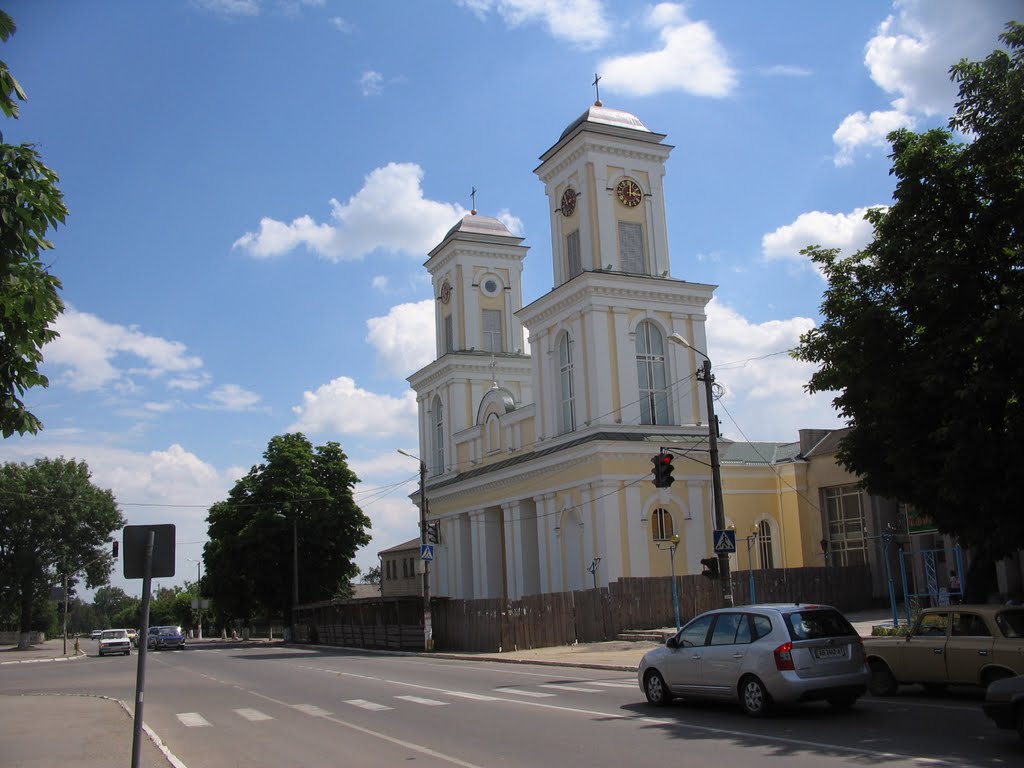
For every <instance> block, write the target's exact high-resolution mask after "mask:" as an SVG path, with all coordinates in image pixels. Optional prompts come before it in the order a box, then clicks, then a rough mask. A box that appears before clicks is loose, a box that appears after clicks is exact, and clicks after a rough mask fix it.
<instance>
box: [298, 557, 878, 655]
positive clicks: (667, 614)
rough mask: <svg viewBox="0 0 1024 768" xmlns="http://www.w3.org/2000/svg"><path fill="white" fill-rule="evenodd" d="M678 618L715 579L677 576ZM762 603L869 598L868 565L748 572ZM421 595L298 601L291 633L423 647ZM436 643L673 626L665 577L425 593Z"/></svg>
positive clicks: (538, 639)
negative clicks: (508, 595)
mask: <svg viewBox="0 0 1024 768" xmlns="http://www.w3.org/2000/svg"><path fill="white" fill-rule="evenodd" d="M749 577H750V574H749V572H747V571H737V572H734V573H733V597H734V603H735V604H736V605H744V604H748V603H749V602H750V578H749ZM676 586H677V590H678V599H679V614H680V621H682V622H683V623H685V622H686V621H688V620H689V619H691V618H692V617H693V616H696V615H697V614H699V613H703V612H704V611H707V610H710V609H712V608H718V607H720V606H721V605H722V604H723V599H722V583H721V582H720V581H713V580H711V579H708V578H705V577H703V576H701V575H699V574H698V575H693V576H677V577H676ZM754 590H755V594H756V597H757V601H758V602H761V603H783V602H785V603H791V602H815V603H827V604H829V605H834V606H836V607H837V608H839V609H840V610H843V611H854V610H859V609H863V608H868V607H870V606H871V605H872V602H873V601H872V596H871V576H870V573H869V571H868V568H867V566H853V567H848V568H790V569H774V570H759V571H754ZM422 612H423V604H422V601H420V599H419V598H382V599H373V600H361V601H349V602H337V603H336V602H330V603H320V604H317V605H309V606H301V607H300V608H299V609H297V612H296V634H297V635H298V639H299V640H300V641H301V640H307V641H313V642H321V643H327V644H330V645H346V646H355V647H362V648H394V649H403V650H419V649H422V648H423V627H422V621H421V619H422ZM431 624H432V628H433V637H434V647H435V649H437V650H445V651H482V652H495V651H502V650H506V651H509V650H523V649H529V648H545V647H548V646H553V645H568V644H570V643H573V642H580V643H590V642H599V641H603V640H614V639H615V638H616V637H617V636H618V635H619V634H621V633H624V632H628V631H631V630H642V629H656V628H662V627H672V626H675V606H674V601H673V596H672V579H671V577H667V576H666V577H648V578H630V579H620V580H618V581H615V582H612V584H610V585H609V586H608V587H601V588H598V589H587V590H580V591H576V592H558V593H551V594H544V595H530V596H527V597H524V598H522V599H520V600H505V599H502V598H494V599H483V600H450V599H444V598H435V599H434V600H433V601H431Z"/></svg>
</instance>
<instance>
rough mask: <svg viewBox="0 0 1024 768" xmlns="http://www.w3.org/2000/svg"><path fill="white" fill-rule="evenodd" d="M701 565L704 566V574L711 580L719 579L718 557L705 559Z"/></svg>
mask: <svg viewBox="0 0 1024 768" xmlns="http://www.w3.org/2000/svg"><path fill="white" fill-rule="evenodd" d="M700 564H701V565H703V566H704V570H703V574H704V575H705V576H707V577H708V578H709V579H717V578H718V576H719V573H718V558H717V557H705V558H704V559H703V560H701V561H700Z"/></svg>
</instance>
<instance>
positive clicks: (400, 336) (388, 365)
mask: <svg viewBox="0 0 1024 768" xmlns="http://www.w3.org/2000/svg"><path fill="white" fill-rule="evenodd" d="M434 304H435V302H434V301H433V300H432V299H426V300H424V301H419V302H416V303H415V304H399V305H398V306H395V307H392V308H391V310H390V311H389V312H388V314H387V315H386V316H384V317H371V318H370V319H369V320H367V321H366V327H367V329H368V333H367V334H366V341H368V342H369V343H370V344H371V345H373V347H374V348H375V349H376V350H377V358H378V360H379V361H380V363H381V367H382V368H383V369H384V370H385V371H386V372H387V373H390V374H394V375H395V376H402V377H405V376H409V375H410V374H412V373H414V372H415V371H418V370H419V369H420V368H422V367H423V366H424V365H426V364H427V363H429V362H430V361H431V360H433V359H434V345H435V342H434Z"/></svg>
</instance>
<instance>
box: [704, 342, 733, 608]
mask: <svg viewBox="0 0 1024 768" xmlns="http://www.w3.org/2000/svg"><path fill="white" fill-rule="evenodd" d="M702 373H703V375H702V376H701V378H702V379H703V380H704V391H705V394H706V399H707V401H708V449H709V453H710V454H711V485H712V486H713V492H714V499H715V529H716V530H719V531H724V530H725V500H724V498H723V497H722V467H721V464H720V463H719V461H718V422H717V421H716V420H715V398H714V383H715V378H714V376H712V375H711V361H710V360H709V359H708V358H707V356H704V366H703V369H702ZM718 574H719V578H721V580H722V598H723V600H724V601H725V605H726V607H732V605H733V595H732V574H731V573H730V572H729V555H728V553H726V552H720V553H719V554H718Z"/></svg>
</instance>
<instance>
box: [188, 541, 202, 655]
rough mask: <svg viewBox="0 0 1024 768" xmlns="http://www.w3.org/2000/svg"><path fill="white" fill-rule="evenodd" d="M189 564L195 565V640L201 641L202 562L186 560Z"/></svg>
mask: <svg viewBox="0 0 1024 768" xmlns="http://www.w3.org/2000/svg"><path fill="white" fill-rule="evenodd" d="M187 559H188V561H189V562H190V563H195V564H196V615H197V618H196V638H197V639H199V640H202V639H203V572H202V566H203V561H202V560H194V559H192V558H191V557H190V558H187Z"/></svg>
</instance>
